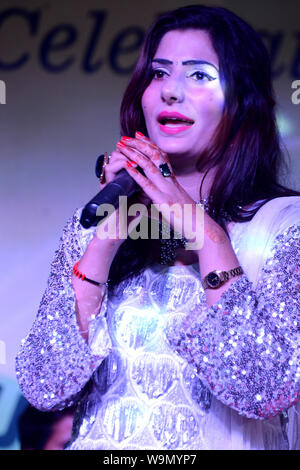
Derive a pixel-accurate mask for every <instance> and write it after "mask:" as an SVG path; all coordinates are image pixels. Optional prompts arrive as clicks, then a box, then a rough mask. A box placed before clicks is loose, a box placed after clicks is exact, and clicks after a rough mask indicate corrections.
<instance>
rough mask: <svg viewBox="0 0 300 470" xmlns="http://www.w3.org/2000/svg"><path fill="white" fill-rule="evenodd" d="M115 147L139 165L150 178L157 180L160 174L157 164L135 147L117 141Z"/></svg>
mask: <svg viewBox="0 0 300 470" xmlns="http://www.w3.org/2000/svg"><path fill="white" fill-rule="evenodd" d="M117 147H118V148H119V149H120V151H121V152H122V153H123V154H124V155H125V156H126V157H128V159H130V160H132V161H133V162H135V163H136V164H137V165H139V166H140V167H141V168H142V169H143V170H144V173H145V175H146V176H147V177H148V178H149V179H150V180H154V179H156V180H157V178H159V177H160V176H161V173H160V170H159V169H158V168H157V166H156V165H155V164H154V163H153V162H152V161H151V160H150V159H149V158H147V157H146V156H145V155H144V154H142V153H140V152H139V151H138V150H136V149H135V148H130V147H128V146H127V145H125V144H124V143H123V142H118V143H117Z"/></svg>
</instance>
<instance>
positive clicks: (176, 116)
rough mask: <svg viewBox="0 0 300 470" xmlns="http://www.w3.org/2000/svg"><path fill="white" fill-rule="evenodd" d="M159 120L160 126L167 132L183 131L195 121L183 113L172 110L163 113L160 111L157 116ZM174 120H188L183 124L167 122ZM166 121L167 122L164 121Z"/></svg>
mask: <svg viewBox="0 0 300 470" xmlns="http://www.w3.org/2000/svg"><path fill="white" fill-rule="evenodd" d="M157 120H158V122H159V128H160V130H161V131H162V132H164V133H165V134H178V133H179V132H183V131H186V130H187V129H189V128H190V127H191V126H192V125H193V124H194V121H193V120H192V119H191V118H189V117H187V116H184V115H183V114H181V113H178V112H176V111H172V112H169V111H162V112H161V113H159V115H158V116H157ZM168 120H169V121H173V120H174V124H175V123H176V122H177V121H183V122H186V124H185V125H183V126H180V125H178V126H174V127H173V126H172V127H171V126H166V122H167V121H168ZM164 121H165V122H164Z"/></svg>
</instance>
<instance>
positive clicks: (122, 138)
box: [121, 136, 131, 142]
mask: <svg viewBox="0 0 300 470" xmlns="http://www.w3.org/2000/svg"><path fill="white" fill-rule="evenodd" d="M122 140H124V141H125V142H127V141H128V140H131V137H126V136H123V137H121V141H122Z"/></svg>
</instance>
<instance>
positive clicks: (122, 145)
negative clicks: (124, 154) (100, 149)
mask: <svg viewBox="0 0 300 470" xmlns="http://www.w3.org/2000/svg"><path fill="white" fill-rule="evenodd" d="M117 147H126V145H125V144H124V143H123V142H118V143H117Z"/></svg>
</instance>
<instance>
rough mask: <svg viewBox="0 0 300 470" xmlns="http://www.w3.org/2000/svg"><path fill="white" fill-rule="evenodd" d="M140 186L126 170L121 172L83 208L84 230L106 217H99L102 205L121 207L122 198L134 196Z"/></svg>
mask: <svg viewBox="0 0 300 470" xmlns="http://www.w3.org/2000/svg"><path fill="white" fill-rule="evenodd" d="M140 190H141V188H140V186H139V185H138V184H137V183H136V181H134V179H133V178H132V177H131V176H130V175H129V174H128V173H127V171H126V170H121V171H120V172H119V173H118V174H117V176H116V178H115V179H114V180H113V181H111V182H110V183H108V185H107V186H106V187H105V188H104V189H102V191H100V192H99V193H98V194H97V195H96V196H95V197H93V199H91V200H90V201H89V202H88V203H87V204H86V205H85V206H84V208H83V210H82V213H81V217H80V223H81V225H82V226H83V227H84V228H90V227H91V226H95V225H97V224H98V223H99V222H100V220H102V219H103V218H105V217H106V216H97V214H96V213H97V209H98V207H99V206H100V205H101V204H111V205H113V206H114V208H115V209H117V208H118V207H119V197H120V196H128V197H130V196H132V195H133V194H134V193H136V192H138V191H140Z"/></svg>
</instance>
